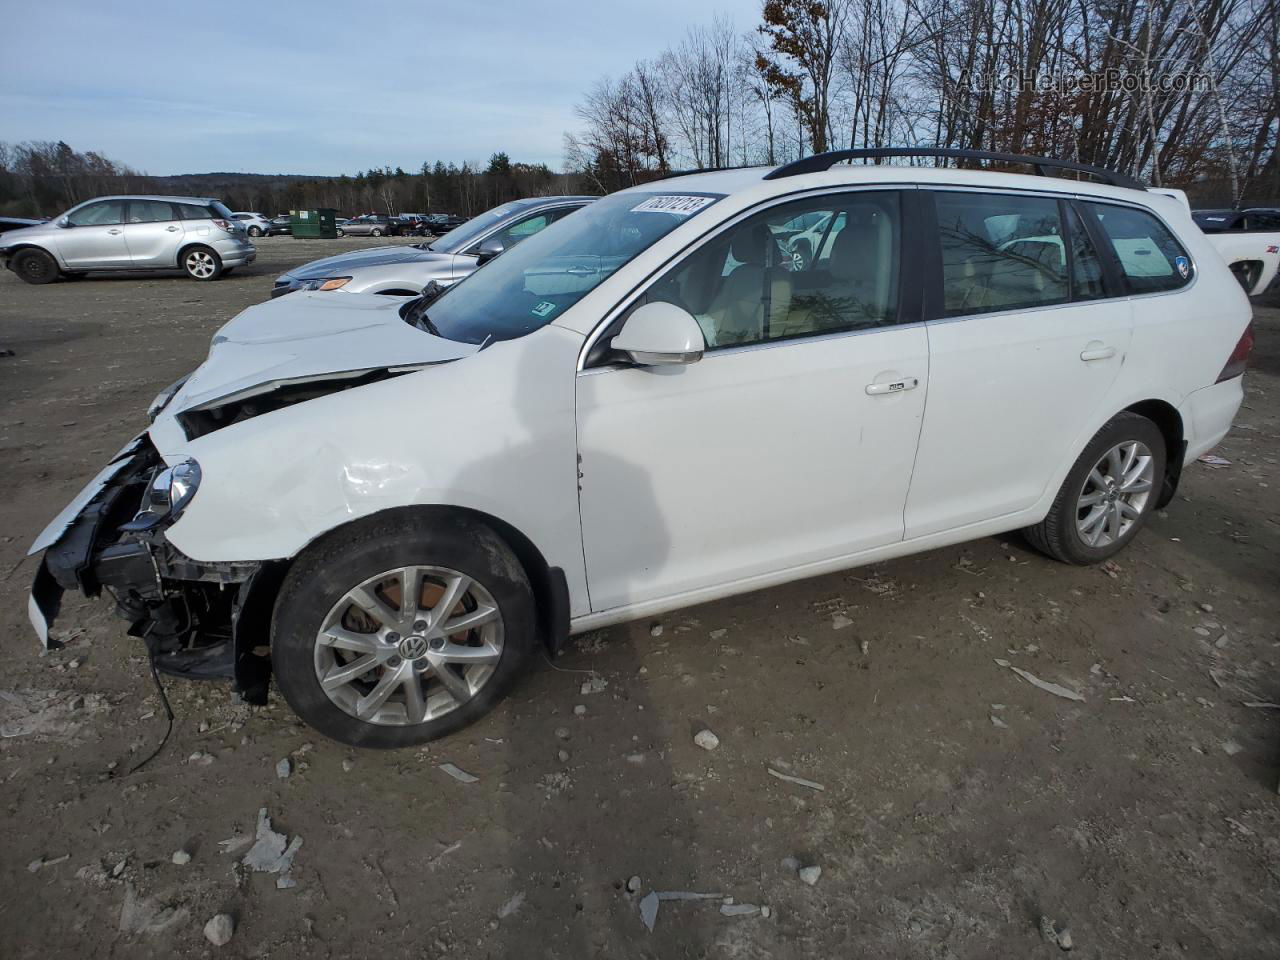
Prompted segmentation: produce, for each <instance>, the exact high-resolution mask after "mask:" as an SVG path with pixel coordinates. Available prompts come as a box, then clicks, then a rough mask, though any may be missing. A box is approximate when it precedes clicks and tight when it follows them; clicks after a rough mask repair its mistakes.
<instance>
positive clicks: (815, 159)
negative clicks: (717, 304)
mask: <svg viewBox="0 0 1280 960" xmlns="http://www.w3.org/2000/svg"><path fill="white" fill-rule="evenodd" d="M885 157H946V158H949V159H954V160H994V161H996V162H998V163H1021V164H1027V165H1029V166H1030V167H1032V168H1033V169H1034V170H1035V172H1036V174H1037V175H1039V176H1042V177H1043V176H1047V175H1048V174H1046V173H1045V169H1046V168H1047V167H1053V168H1055V169H1060V170H1074V171H1075V172H1076V173H1087V174H1089V176H1091V177H1096V178H1097V179H1099V180H1101V181H1102V182H1103V183H1109V184H1111V186H1113V187H1128V188H1129V189H1131V190H1146V189H1147V188H1146V186H1145V185H1144V184H1143V183H1142V182H1141V181H1139V180H1135V179H1134V178H1133V177H1130V176H1128V175H1126V174H1123V173H1116V172H1115V171H1114V170H1107V169H1105V168H1103V167H1095V166H1093V165H1092V164H1088V163H1076V162H1074V161H1072V160H1055V159H1053V158H1052V157H1029V156H1026V155H1024V154H1020V153H992V152H990V151H987V150H961V149H958V148H953V147H867V148H862V149H858V150H830V151H828V152H826V153H817V154H814V155H813V156H812V157H804V158H802V159H800V160H796V161H794V162H792V163H786V164H783V165H782V166H780V167H778V168H777V169H776V170H771V171H769V173H767V174H765V176H764V179H766V180H781V179H782V178H783V177H796V176H799V175H800V174H802V173H821V172H822V171H823V170H830V169H831V168H832V167H833V166H835V165H836V164H837V163H841V162H843V161H845V160H879V159H882V158H885Z"/></svg>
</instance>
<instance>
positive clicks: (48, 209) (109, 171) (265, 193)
mask: <svg viewBox="0 0 1280 960" xmlns="http://www.w3.org/2000/svg"><path fill="white" fill-rule="evenodd" d="M578 189H579V183H578V177H577V176H574V175H570V176H566V175H564V174H559V173H555V172H553V171H552V170H551V169H550V168H548V167H547V166H546V165H545V164H530V163H520V162H518V161H513V160H511V158H510V157H509V156H508V155H507V154H506V153H502V152H499V153H495V154H493V155H492V156H491V157H490V158H489V162H488V163H487V164H480V163H474V164H473V163H463V164H461V165H460V166H459V165H457V164H453V163H448V164H446V163H444V162H441V161H436V162H435V163H423V164H422V166H421V168H420V169H418V170H417V171H416V172H409V171H406V170H404V169H403V168H401V167H395V168H391V167H384V168H371V169H369V170H367V171H360V172H358V173H356V174H355V175H354V176H346V175H343V176H338V177H301V176H286V175H280V176H273V175H270V174H265V175H264V174H238V173H209V174H189V175H183V176H174V177H154V176H147V175H145V174H141V173H139V172H137V171H136V170H132V169H130V168H129V167H127V166H125V165H123V164H120V163H116V162H114V161H112V160H109V159H107V158H106V157H104V156H102V155H101V154H99V153H95V152H93V151H89V152H84V153H82V152H79V151H77V150H75V149H73V148H72V147H71V146H70V145H68V144H67V143H65V142H62V141H58V142H56V143H55V142H26V143H4V142H0V216H13V217H39V216H56V215H57V214H59V213H61V212H62V211H64V210H66V209H68V208H69V207H72V206H74V205H75V204H77V203H80V202H81V201H83V200H88V199H90V198H92V197H100V196H104V195H108V194H130V193H142V194H173V195H179V196H211V197H216V198H218V199H220V200H222V201H223V202H224V203H225V204H226V205H227V206H229V207H230V208H231V209H233V210H253V211H258V212H260V213H265V214H267V215H268V216H272V215H275V214H277V213H283V212H286V211H288V210H296V209H303V208H305V209H312V208H316V207H331V208H333V209H335V210H338V211H339V212H341V213H343V214H346V215H357V214H362V213H387V214H392V215H395V214H399V213H456V214H460V215H462V216H473V215H474V214H477V213H480V212H482V211H484V210H487V209H489V208H490V207H493V206H496V205H497V204H500V203H505V202H506V201H508V200H513V199H516V198H518V197H530V196H545V195H549V194H558V193H567V192H573V191H577V190H578Z"/></svg>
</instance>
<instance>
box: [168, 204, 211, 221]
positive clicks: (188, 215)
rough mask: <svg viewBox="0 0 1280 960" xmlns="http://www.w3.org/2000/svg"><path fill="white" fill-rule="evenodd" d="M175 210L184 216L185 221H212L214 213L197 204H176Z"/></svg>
mask: <svg viewBox="0 0 1280 960" xmlns="http://www.w3.org/2000/svg"><path fill="white" fill-rule="evenodd" d="M173 206H174V208H175V209H176V210H177V211H178V213H179V214H180V215H181V216H182V219H183V220H212V219H213V213H212V211H210V210H209V208H208V207H202V206H200V205H199V204H197V203H175V204H174V205H173Z"/></svg>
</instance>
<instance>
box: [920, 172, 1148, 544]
mask: <svg viewBox="0 0 1280 960" xmlns="http://www.w3.org/2000/svg"><path fill="white" fill-rule="evenodd" d="M933 196H934V199H935V200H936V210H937V223H938V234H937V237H938V239H937V240H936V241H935V243H936V244H937V249H936V250H935V251H934V253H935V254H940V255H941V261H942V289H941V301H942V302H941V304H939V305H938V308H937V310H936V311H935V312H936V313H937V314H940V316H937V317H936V318H935V319H933V320H931V321H930V323H929V325H928V331H929V409H928V411H927V413H926V414H925V418H924V428H923V430H922V431H921V434H920V451H919V454H918V456H917V458H916V469H915V474H914V476H913V478H912V481H911V495H910V497H909V498H908V499H907V515H906V536H907V538H908V539H913V538H915V537H923V536H928V535H929V534H933V533H939V532H942V531H945V530H951V529H955V528H960V527H964V526H966V525H968V524H972V523H979V522H982V521H986V520H992V519H995V518H998V517H1002V516H1005V515H1008V514H1016V513H1017V512H1018V511H1021V510H1026V509H1028V508H1030V507H1032V506H1033V505H1035V503H1036V502H1037V501H1038V500H1039V499H1040V498H1041V497H1042V496H1043V495H1044V494H1045V492H1046V491H1048V490H1050V489H1051V488H1052V485H1054V484H1057V483H1059V482H1061V476H1060V475H1059V474H1060V473H1061V468H1062V464H1063V462H1064V458H1066V457H1068V456H1069V455H1070V453H1071V452H1072V451H1073V450H1077V449H1079V448H1080V447H1082V446H1083V444H1084V443H1085V441H1087V439H1088V437H1087V436H1085V433H1086V432H1087V431H1088V430H1089V429H1090V424H1092V423H1093V422H1094V421H1095V419H1096V417H1098V416H1099V415H1100V414H1101V411H1102V408H1103V407H1104V406H1105V405H1106V404H1107V403H1108V402H1109V400H1108V396H1109V391H1110V389H1111V387H1112V385H1113V384H1114V383H1115V381H1116V377H1117V376H1118V375H1119V373H1120V369H1121V367H1122V365H1123V363H1124V357H1125V351H1126V350H1127V349H1128V346H1129V339H1130V334H1131V329H1132V318H1131V311H1130V305H1129V302H1128V301H1127V300H1125V299H1123V298H1121V297H1119V296H1109V294H1116V293H1118V292H1119V291H1116V290H1108V289H1107V283H1106V280H1105V278H1104V271H1103V266H1102V261H1101V259H1100V257H1099V255H1098V251H1097V249H1096V248H1095V246H1094V244H1093V242H1092V241H1091V239H1090V237H1089V234H1088V233H1087V231H1086V230H1085V229H1084V226H1083V223H1082V222H1081V219H1080V217H1079V215H1078V213H1077V211H1076V208H1075V207H1074V206H1073V205H1072V204H1071V203H1069V202H1067V201H1065V200H1062V199H1059V198H1056V197H1042V196H1034V195H1027V194H1020V195H1015V194H1001V193H993V192H985V191H962V190H956V191H939V192H937V193H936V194H934V195H933Z"/></svg>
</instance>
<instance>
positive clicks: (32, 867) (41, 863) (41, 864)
mask: <svg viewBox="0 0 1280 960" xmlns="http://www.w3.org/2000/svg"><path fill="white" fill-rule="evenodd" d="M70 859H71V854H69V853H64V854H63V855H62V856H60V857H54V858H53V859H52V860H46V859H44V858H43V857H41V858H40V859H39V860H32V861H31V862H30V863H28V864H27V870H28V871H29V872H30V873H35V872H36V871H37V870H43V869H44V868H45V867H52V866H55V865H57V864H59V863H65V862H66V861H68V860H70Z"/></svg>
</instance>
